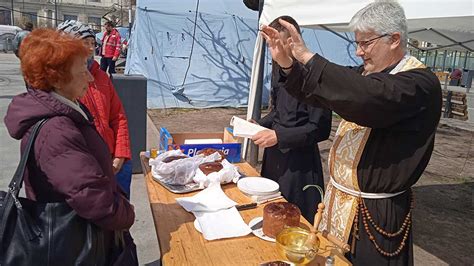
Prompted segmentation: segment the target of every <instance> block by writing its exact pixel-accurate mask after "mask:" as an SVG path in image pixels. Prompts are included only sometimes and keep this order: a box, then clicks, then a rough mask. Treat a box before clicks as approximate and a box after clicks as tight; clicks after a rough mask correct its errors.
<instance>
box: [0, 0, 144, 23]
mask: <svg viewBox="0 0 474 266" xmlns="http://www.w3.org/2000/svg"><path fill="white" fill-rule="evenodd" d="M131 5H135V1H131V0H13V1H12V0H0V25H1V24H4V25H12V18H13V25H16V26H21V25H22V24H23V23H25V22H27V21H30V22H32V23H33V25H34V26H35V28H36V27H56V25H58V24H59V23H61V22H62V21H65V20H68V19H74V20H79V21H81V22H84V23H87V24H89V25H90V26H92V27H93V28H94V29H95V30H96V31H101V27H102V25H103V24H104V23H105V21H107V20H111V21H114V22H115V23H116V25H117V26H128V25H129V22H130V21H129V9H131ZM133 9H135V7H134V6H133ZM12 10H13V12H12Z"/></svg>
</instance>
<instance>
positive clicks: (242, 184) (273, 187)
mask: <svg viewBox="0 0 474 266" xmlns="http://www.w3.org/2000/svg"><path fill="white" fill-rule="evenodd" d="M237 187H238V188H239V189H240V191H242V192H243V193H244V194H247V195H250V196H264V195H271V194H275V193H277V192H278V190H279V189H280V186H279V185H278V183H277V182H275V181H273V180H271V179H268V178H264V177H245V178H242V179H240V180H239V182H237Z"/></svg>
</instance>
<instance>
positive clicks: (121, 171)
mask: <svg viewBox="0 0 474 266" xmlns="http://www.w3.org/2000/svg"><path fill="white" fill-rule="evenodd" d="M58 30H59V31H62V32H65V33H67V34H70V35H72V36H74V37H76V38H79V39H82V40H83V42H84V44H85V45H86V46H87V47H88V48H89V51H90V58H89V60H88V61H87V62H88V69H89V71H90V72H91V74H92V76H93V77H94V81H93V82H91V83H89V89H88V90H87V92H86V94H85V95H84V96H83V97H82V98H81V99H80V101H81V103H83V104H84V105H85V106H86V107H87V108H88V109H89V111H90V112H91V113H92V116H93V117H94V124H95V127H96V129H97V131H98V132H99V134H100V135H101V136H102V138H103V139H104V140H105V142H106V143H107V146H108V147H109V149H110V153H111V156H112V158H113V168H114V173H115V174H116V177H117V180H118V182H119V184H120V185H121V187H122V188H123V190H124V191H125V192H126V193H127V195H128V196H129V197H130V183H131V179H132V164H131V160H130V159H131V151H130V137H129V134H128V124H127V117H126V115H125V111H124V109H123V106H122V102H121V101H120V98H119V97H118V95H117V93H116V91H115V88H114V86H113V84H112V82H111V80H110V78H109V76H108V75H107V74H106V73H105V72H104V71H102V70H100V68H99V64H98V63H97V62H96V61H95V60H94V50H95V34H94V31H93V30H92V29H91V28H90V27H89V26H87V25H85V24H82V23H81V22H79V21H75V20H67V21H64V22H63V23H61V24H59V26H58Z"/></svg>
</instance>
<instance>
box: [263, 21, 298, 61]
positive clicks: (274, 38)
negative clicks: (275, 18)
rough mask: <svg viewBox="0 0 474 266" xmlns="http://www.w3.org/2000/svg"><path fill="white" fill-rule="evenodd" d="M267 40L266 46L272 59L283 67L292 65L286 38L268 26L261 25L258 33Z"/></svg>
mask: <svg viewBox="0 0 474 266" xmlns="http://www.w3.org/2000/svg"><path fill="white" fill-rule="evenodd" d="M260 34H261V35H262V37H263V38H265V40H266V41H267V44H268V48H269V50H270V53H271V55H272V58H273V60H275V62H277V64H278V65H279V66H281V67H283V68H289V67H291V65H293V58H291V54H290V53H289V52H291V50H290V49H289V47H288V42H287V40H284V39H283V38H282V37H283V36H281V35H280V33H279V32H278V31H277V30H275V29H274V28H272V27H270V26H266V25H263V26H262V31H261V33H260Z"/></svg>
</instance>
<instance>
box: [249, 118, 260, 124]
mask: <svg viewBox="0 0 474 266" xmlns="http://www.w3.org/2000/svg"><path fill="white" fill-rule="evenodd" d="M247 121H249V122H250V123H253V124H257V125H258V123H257V121H255V120H253V119H252V118H250V119H248V120H247Z"/></svg>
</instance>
